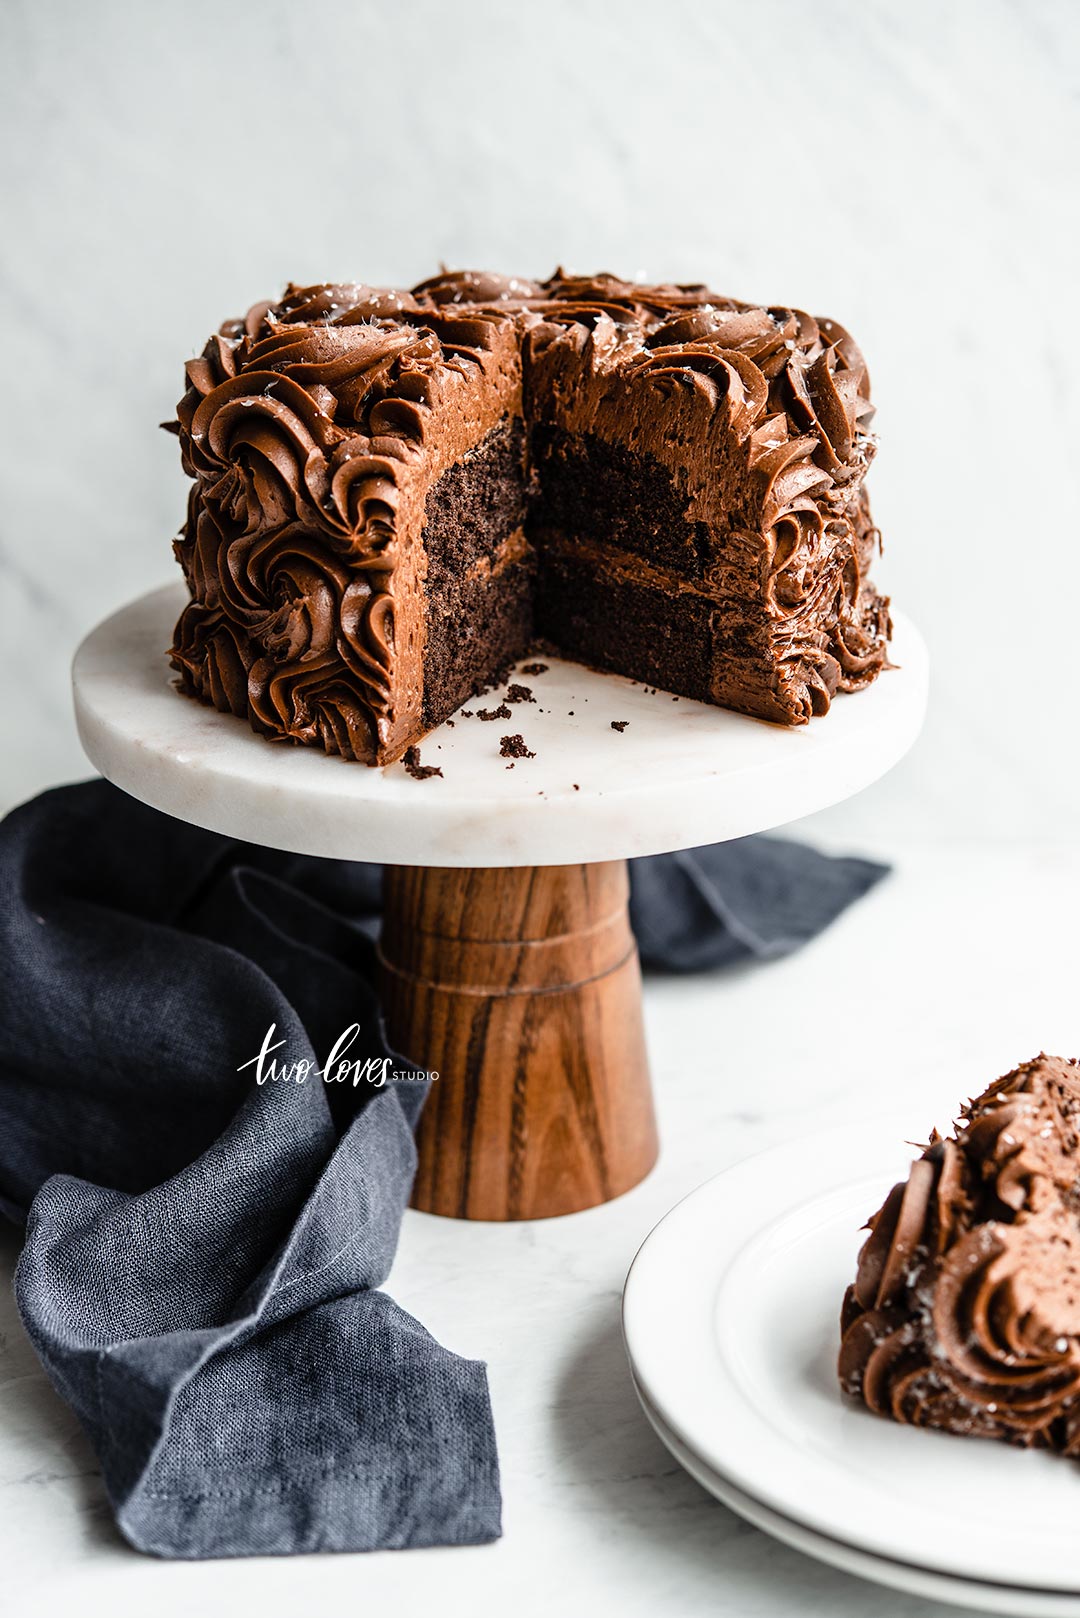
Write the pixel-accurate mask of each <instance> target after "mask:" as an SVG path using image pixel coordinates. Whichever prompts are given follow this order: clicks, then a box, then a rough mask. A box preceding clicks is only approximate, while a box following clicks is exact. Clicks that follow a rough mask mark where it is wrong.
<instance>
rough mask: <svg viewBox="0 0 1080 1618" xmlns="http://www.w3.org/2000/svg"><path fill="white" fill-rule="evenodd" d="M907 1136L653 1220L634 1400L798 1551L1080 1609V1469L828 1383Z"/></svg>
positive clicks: (700, 1194) (775, 1163)
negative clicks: (899, 1416) (915, 1421)
mask: <svg viewBox="0 0 1080 1618" xmlns="http://www.w3.org/2000/svg"><path fill="white" fill-rule="evenodd" d="M903 1141H904V1134H903V1126H902V1125H900V1124H897V1123H895V1122H893V1121H890V1120H884V1121H883V1122H880V1121H879V1122H876V1123H874V1124H872V1125H870V1124H861V1125H854V1126H850V1127H846V1128H842V1129H836V1130H833V1131H831V1132H830V1133H829V1134H828V1135H821V1136H818V1137H812V1138H808V1139H805V1140H802V1141H799V1142H797V1143H795V1144H793V1145H790V1146H784V1147H781V1148H779V1149H777V1150H775V1151H771V1152H766V1153H764V1154H763V1155H762V1156H760V1157H755V1158H751V1159H749V1160H748V1161H746V1162H744V1163H740V1164H738V1165H737V1166H736V1167H735V1168H732V1169H729V1170H728V1171H727V1172H726V1173H725V1174H721V1175H719V1176H718V1177H717V1178H716V1179H715V1180H710V1181H709V1182H708V1184H707V1185H703V1186H701V1187H700V1189H699V1190H697V1191H695V1192H694V1193H693V1194H692V1195H691V1196H689V1197H687V1198H686V1200H685V1201H683V1202H681V1203H679V1205H678V1206H677V1207H676V1208H674V1209H673V1210H672V1211H671V1213H669V1214H668V1215H667V1217H666V1218H665V1219H663V1220H662V1221H661V1223H660V1224H659V1225H658V1226H657V1227H656V1229H655V1230H654V1231H653V1233H652V1235H651V1236H649V1238H648V1240H647V1241H646V1242H645V1244H644V1246H643V1247H642V1249H641V1251H640V1252H639V1253H638V1256H637V1258H636V1259H635V1260H634V1264H633V1266H632V1268H631V1270H630V1274H629V1276H628V1277H627V1281H626V1287H625V1290H624V1293H623V1330H624V1334H625V1338H626V1348H627V1353H628V1355H629V1357H630V1364H631V1368H632V1370H633V1375H634V1381H635V1384H636V1386H637V1390H638V1393H639V1395H640V1397H641V1402H642V1405H643V1407H644V1409H645V1413H646V1415H647V1416H648V1418H649V1420H650V1421H651V1422H652V1424H653V1426H654V1427H655V1429H656V1431H657V1433H658V1434H659V1436H660V1437H661V1438H662V1439H663V1441H664V1443H665V1444H666V1445H667V1446H668V1448H669V1449H670V1450H671V1451H672V1453H673V1454H674V1455H675V1457H676V1459H677V1460H679V1461H680V1462H681V1463H682V1465H683V1466H685V1467H686V1469H687V1471H689V1472H690V1473H691V1474H692V1475H693V1476H694V1477H695V1478H696V1479H697V1480H698V1482H699V1483H701V1484H702V1485H703V1486H704V1487H705V1488H706V1489H708V1490H710V1491H711V1492H712V1493H713V1494H715V1495H716V1496H718V1498H719V1499H721V1500H722V1501H723V1502H724V1504H725V1505H727V1506H729V1507H730V1508H731V1509H732V1510H733V1511H736V1512H738V1513H739V1514H740V1515H741V1516H743V1517H746V1518H747V1519H748V1520H749V1521H750V1522H752V1523H755V1524H756V1525H757V1526H758V1527H759V1528H762V1529H764V1530H765V1531H766V1532H768V1533H770V1534H773V1535H775V1536H776V1538H777V1539H781V1540H783V1541H785V1542H786V1543H787V1544H789V1545H794V1546H795V1547H797V1548H798V1549H799V1550H801V1551H805V1552H806V1553H807V1554H808V1555H810V1556H815V1557H818V1558H820V1560H822V1561H824V1562H829V1563H832V1564H833V1565H834V1566H836V1567H839V1568H843V1569H844V1570H845V1571H847V1572H849V1573H857V1574H861V1575H862V1576H863V1577H864V1578H868V1579H874V1580H877V1581H878V1582H879V1583H882V1584H886V1585H891V1586H893V1587H895V1588H897V1589H900V1590H905V1591H910V1592H913V1593H915V1594H919V1595H924V1596H929V1597H932V1598H936V1599H938V1600H942V1601H951V1602H955V1603H958V1604H961V1605H964V1606H973V1607H981V1608H982V1609H983V1610H984V1611H987V1612H996V1613H1017V1614H1022V1615H1023V1618H1041V1615H1054V1618H1058V1615H1064V1614H1069V1615H1080V1463H1077V1462H1073V1461H1067V1460H1063V1459H1061V1458H1060V1457H1057V1456H1052V1455H1046V1454H1036V1453H1032V1452H1028V1451H1022V1450H1016V1449H1012V1448H1010V1447H1009V1446H1008V1445H1005V1444H998V1443H992V1442H989V1441H987V1440H980V1439H962V1438H956V1437H952V1436H948V1435H945V1434H940V1433H930V1432H922V1431H916V1430H914V1429H912V1428H907V1427H901V1426H899V1425H897V1424H896V1423H894V1422H889V1421H883V1420H881V1419H880V1418H878V1417H876V1416H873V1415H871V1414H870V1413H869V1412H868V1411H866V1410H864V1409H862V1408H860V1407H858V1406H856V1405H854V1404H853V1403H852V1402H850V1401H848V1400H845V1399H842V1398H841V1396H840V1393H839V1389H838V1384H837V1379H836V1355H837V1349H838V1347H839V1325H838V1321H839V1314H840V1304H841V1300H842V1298H843V1295H844V1289H845V1287H846V1286H847V1284H848V1282H849V1281H851V1280H852V1279H853V1277H854V1274H855V1260H856V1255H857V1253H858V1250H859V1247H860V1245H861V1243H862V1241H863V1240H864V1236H863V1233H862V1232H861V1229H860V1227H861V1226H862V1225H864V1224H865V1222H866V1219H867V1217H868V1216H869V1215H870V1214H871V1213H873V1212H874V1211H875V1210H876V1209H877V1208H878V1207H879V1206H880V1205H881V1203H882V1201H883V1200H884V1197H885V1194H886V1192H887V1191H888V1190H889V1187H890V1186H891V1185H893V1184H894V1182H895V1181H896V1180H898V1179H901V1178H904V1177H905V1176H906V1174H907V1170H908V1167H909V1165H910V1162H911V1159H912V1157H913V1155H915V1154H914V1153H913V1152H912V1149H911V1148H910V1147H908V1146H905V1145H904V1144H903Z"/></svg>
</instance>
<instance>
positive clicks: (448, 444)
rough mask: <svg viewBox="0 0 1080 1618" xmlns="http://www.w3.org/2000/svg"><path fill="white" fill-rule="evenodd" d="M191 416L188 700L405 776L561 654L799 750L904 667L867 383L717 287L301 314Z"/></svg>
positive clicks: (294, 290)
mask: <svg viewBox="0 0 1080 1618" xmlns="http://www.w3.org/2000/svg"><path fill="white" fill-rule="evenodd" d="M187 376H188V388H187V392H186V393H185V395H184V398H183V399H182V400H181V402H180V405H179V407H178V411H177V415H178V420H177V422H176V423H174V424H172V426H173V429H174V430H175V431H176V432H178V434H179V437H180V443H181V450H182V455H183V464H184V467H185V470H186V471H187V472H188V473H189V474H190V475H191V477H192V478H193V479H194V483H193V486H192V490H191V495H190V501H189V508H188V516H187V522H186V525H185V527H184V530H183V533H182V535H181V537H180V539H179V540H178V541H177V543H176V553H177V556H178V558H179V560H180V563H181V566H182V567H183V570H184V574H185V577H186V579H187V583H188V587H189V589H190V592H191V600H190V603H189V604H188V606H187V607H186V608H185V609H184V612H183V614H182V616H181V618H180V621H179V623H178V625H177V627H176V632H175V639H174V645H173V648H172V652H171V656H172V659H173V664H174V667H175V668H176V669H177V670H178V672H179V674H180V683H181V684H182V686H183V687H184V689H186V690H187V691H189V692H191V693H192V694H193V695H195V696H197V697H200V698H201V699H202V700H203V701H205V702H210V703H213V704H214V705H215V706H216V707H217V708H219V709H222V710H224V711H229V712H232V713H235V714H239V715H241V716H242V717H244V718H246V719H247V720H248V721H249V723H250V724H251V725H252V726H253V727H254V729H255V730H257V731H259V732H260V733H261V734H263V735H265V736H268V737H271V738H274V739H281V740H288V741H293V742H301V743H308V744H311V745H313V746H316V747H322V748H325V749H326V751H327V752H330V753H339V754H341V755H342V756H343V757H345V758H348V759H358V760H362V761H364V762H366V763H369V764H384V763H388V762H391V761H392V760H394V759H397V758H400V757H401V756H402V755H403V754H404V752H405V750H406V748H408V747H409V746H411V745H412V744H413V743H415V742H416V741H417V740H418V739H419V738H421V737H422V736H423V735H424V734H425V732H426V731H428V730H429V729H430V728H431V727H432V726H434V725H437V724H439V723H440V721H442V720H443V719H445V718H446V717H447V715H449V714H451V713H453V711H454V710H455V709H456V708H457V707H458V706H459V704H460V703H461V702H462V701H463V700H465V698H467V697H468V696H469V695H470V694H471V693H473V692H475V691H478V690H482V689H483V688H484V687H485V685H486V684H488V683H489V682H490V680H491V679H492V677H493V675H494V674H495V672H496V671H497V670H499V669H501V668H505V667H507V666H509V665H510V664H512V663H513V662H514V661H515V660H516V659H517V658H519V657H521V656H522V655H524V654H525V653H526V652H527V651H528V650H529V648H530V646H532V645H533V644H534V642H535V641H537V640H539V641H540V642H541V643H542V644H543V645H545V646H546V647H548V648H552V649H556V650H558V651H559V652H561V653H562V654H563V655H564V656H566V657H569V658H575V659H578V660H580V661H582V662H586V663H589V664H592V665H594V666H595V667H597V668H601V669H611V670H615V671H617V672H619V673H622V674H625V675H628V676H630V677H631V678H633V679H638V680H642V681H644V682H646V683H648V684H650V685H654V686H662V687H664V688H665V689H667V690H669V691H672V692H676V693H680V694H682V695H685V696H690V697H697V698H700V699H702V700H704V701H707V702H715V703H720V704H722V705H724V706H726V707H730V708H736V709H739V710H741V711H743V712H745V713H749V714H755V715H757V716H759V717H760V718H763V719H768V720H774V721H777V722H779V723H781V724H787V725H796V724H802V723H804V722H805V721H806V720H808V719H809V718H811V716H812V715H815V714H822V713H824V712H825V711H826V710H827V708H828V707H829V703H830V701H831V699H832V697H833V695H834V694H835V692H836V691H837V690H844V691H853V690H857V689H858V688H859V687H861V686H864V685H866V684H867V683H868V682H869V681H871V680H872V679H874V677H875V676H876V675H877V674H878V672H879V671H880V670H881V669H882V667H884V666H885V663H886V641H887V638H888V635H889V619H888V611H887V602H886V601H885V600H884V599H883V598H882V597H881V596H879V595H878V594H877V592H876V591H875V590H874V588H873V585H872V584H871V583H870V580H869V566H870V560H871V556H872V554H873V552H874V549H875V547H876V544H877V541H878V534H877V530H876V529H875V528H874V526H873V523H872V521H871V518H870V509H869V506H868V504H867V499H866V494H865V491H864V488H863V478H864V475H865V473H866V469H867V466H868V465H869V462H870V459H871V456H872V454H873V449H874V439H873V437H872V436H871V434H870V433H869V432H868V430H867V428H868V424H869V421H870V418H871V415H872V407H871V404H870V391H869V383H868V381H867V374H866V367H865V365H864V363H863V360H862V357H861V355H860V353H859V350H858V349H857V348H856V346H855V344H854V342H853V341H852V339H851V338H850V337H849V336H848V334H847V333H846V332H845V331H844V330H843V328H842V327H840V326H838V325H837V324H836V323H835V322H834V321H830V320H815V319H813V318H812V317H811V316H809V315H806V314H803V313H801V312H799V311H797V310H792V309H783V308H773V309H763V308H757V307H755V306H753V305H751V304H745V303H739V302H736V301H735V300H733V299H731V298H723V297H720V296H719V295H718V294H716V293H714V292H711V291H709V289H708V288H707V287H704V286H642V285H636V284H633V283H630V282H626V281H620V280H617V279H616V278H615V277H613V276H609V275H601V276H595V277H591V278H584V279H582V278H576V277H570V276H566V275H564V274H563V273H562V272H557V273H556V274H555V275H554V276H553V277H552V278H551V279H550V280H548V281H545V282H543V283H537V282H531V281H523V280H516V279H509V278H504V277H500V276H493V275H483V274H477V273H473V272H460V273H456V274H443V275H440V276H437V277H436V278H435V279H433V280H430V281H425V282H422V283H421V284H420V285H419V286H417V287H414V288H413V290H412V291H411V292H404V291H386V290H377V289H373V288H371V287H365V286H351V285H350V286H336V285H326V286H313V287H295V286H290V287H289V288H288V290H287V291H286V293H285V295H284V297H283V298H282V299H281V301H280V302H278V303H275V304H268V303H263V304H258V305H256V306H255V307H254V308H253V309H251V310H250V311H249V312H248V314H247V315H246V317H245V318H244V319H243V320H237V321H231V322H229V323H228V324H226V325H225V326H223V327H222V329H221V331H220V332H219V334H218V335H217V336H216V337H213V338H212V339H211V340H210V342H209V343H208V345H207V347H206V349H205V350H204V352H203V354H202V356H201V358H199V359H197V360H193V361H192V362H191V363H190V364H189V365H188V367H187Z"/></svg>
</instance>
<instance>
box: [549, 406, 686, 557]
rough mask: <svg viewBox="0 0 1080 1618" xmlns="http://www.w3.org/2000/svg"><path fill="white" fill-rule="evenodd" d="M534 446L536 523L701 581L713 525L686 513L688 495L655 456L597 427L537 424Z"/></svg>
mask: <svg viewBox="0 0 1080 1618" xmlns="http://www.w3.org/2000/svg"><path fill="white" fill-rule="evenodd" d="M530 443H531V452H532V460H533V465H534V467H535V469H536V475H537V482H538V486H539V487H538V493H537V498H536V502H535V506H534V512H533V521H534V522H535V523H536V524H537V526H538V527H541V528H547V529H549V530H554V531H557V532H562V533H564V534H573V535H576V536H580V537H581V538H583V539H596V540H600V541H602V542H603V543H604V544H605V545H610V546H612V547H614V548H616V549H618V550H622V551H631V552H633V553H635V554H636V555H639V556H642V557H645V558H646V559H647V560H649V561H650V562H656V563H659V564H660V565H661V566H663V567H666V568H670V569H672V570H674V571H675V572H678V573H681V574H683V575H684V576H685V577H686V578H688V579H700V578H701V577H702V575H703V573H704V570H705V565H706V562H707V561H708V558H709V555H710V550H711V536H710V531H709V528H708V525H707V524H706V523H703V522H692V521H690V519H689V518H688V516H687V511H686V508H687V497H686V495H685V493H683V492H681V491H680V490H679V489H678V488H677V487H676V486H675V483H674V480H673V479H672V477H671V474H670V472H669V471H668V469H667V468H666V467H664V466H662V465H661V464H660V462H659V461H657V460H656V459H655V458H654V457H653V456H651V455H636V454H634V453H633V451H632V450H629V449H627V448H626V447H625V446H624V445H622V444H612V443H608V442H606V441H605V440H604V439H602V438H598V437H597V436H596V435H595V433H583V434H581V435H579V436H575V435H574V434H573V433H570V432H568V431H566V430H565V429H564V428H561V427H555V426H553V425H551V424H550V423H546V422H542V423H539V424H537V425H536V426H535V427H534V428H533V430H532V434H531V440H530Z"/></svg>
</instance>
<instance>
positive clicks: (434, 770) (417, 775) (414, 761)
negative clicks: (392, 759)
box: [401, 747, 442, 781]
mask: <svg viewBox="0 0 1080 1618" xmlns="http://www.w3.org/2000/svg"><path fill="white" fill-rule="evenodd" d="M401 762H402V764H404V766H405V769H406V772H407V773H408V774H409V775H411V776H412V778H413V780H414V781H427V780H429V779H430V777H431V776H433V775H438V776H441V775H442V771H441V770H440V768H439V766H438V765H437V764H421V762H420V749H419V748H418V747H407V748H406V749H405V751H404V753H403V754H402V756H401Z"/></svg>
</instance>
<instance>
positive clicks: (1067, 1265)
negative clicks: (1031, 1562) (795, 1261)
mask: <svg viewBox="0 0 1080 1618" xmlns="http://www.w3.org/2000/svg"><path fill="white" fill-rule="evenodd" d="M1078 1130H1080V1068H1078V1067H1077V1065H1076V1063H1075V1062H1071V1061H1064V1060H1063V1059H1061V1058H1060V1057H1055V1056H1039V1057H1037V1058H1036V1059H1035V1061H1033V1062H1025V1063H1024V1064H1023V1066H1021V1067H1018V1068H1017V1069H1016V1070H1015V1071H1014V1072H1012V1073H1009V1074H1007V1075H1006V1076H1005V1077H1004V1078H1003V1079H999V1080H998V1081H997V1083H996V1084H993V1085H991V1086H990V1088H989V1089H988V1090H987V1091H986V1092H985V1093H984V1094H983V1095H981V1096H980V1097H979V1098H978V1099H977V1100H976V1101H973V1102H971V1103H969V1105H968V1106H967V1107H966V1108H965V1109H964V1112H963V1114H962V1117H961V1120H960V1122H959V1124H958V1126H957V1128H956V1130H955V1133H954V1134H953V1135H952V1136H950V1137H949V1138H948V1139H946V1140H942V1139H940V1138H938V1137H936V1136H935V1138H934V1139H933V1140H932V1141H931V1143H930V1145H929V1147H928V1148H927V1150H926V1151H925V1152H924V1153H923V1155H922V1157H920V1158H919V1160H918V1161H917V1162H916V1163H914V1164H913V1165H912V1168H911V1173H910V1174H909V1176H908V1178H907V1180H906V1181H905V1182H902V1183H901V1184H899V1185H896V1186H894V1187H893V1189H892V1191H890V1193H889V1195H888V1197H887V1198H886V1200H885V1203H884V1205H883V1206H882V1208H881V1209H880V1210H879V1211H878V1212H877V1213H876V1214H875V1215H874V1216H873V1218H872V1219H871V1220H870V1236H869V1237H868V1239H867V1241H866V1244H865V1246H864V1247H863V1250H862V1252H861V1253H860V1255H859V1264H858V1273H857V1275H856V1278H855V1282H854V1284H853V1285H852V1286H851V1287H849V1288H848V1291H847V1295H846V1297H845V1299H844V1307H843V1313H842V1320H841V1329H842V1346H841V1349H840V1361H839V1375H840V1382H841V1386H842V1387H843V1389H844V1391H845V1392H846V1393H848V1394H850V1395H851V1396H852V1397H854V1398H857V1399H861V1400H862V1401H863V1402H864V1403H865V1404H867V1405H868V1406H869V1408H870V1409H871V1410H873V1411H875V1412H876V1413H877V1414H878V1415H882V1416H888V1417H891V1418H892V1419H893V1420H895V1421H901V1422H908V1423H911V1424H912V1425H914V1426H919V1427H936V1428H940V1429H942V1430H944V1431H946V1432H951V1433H962V1434H970V1435H977V1436H982V1437H987V1438H1001V1439H1006V1440H1007V1441H1009V1442H1010V1443H1014V1444H1023V1445H1034V1446H1038V1447H1040V1448H1046V1449H1052V1450H1057V1451H1060V1452H1061V1453H1062V1454H1066V1455H1072V1456H1076V1455H1080V1135H1078Z"/></svg>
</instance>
